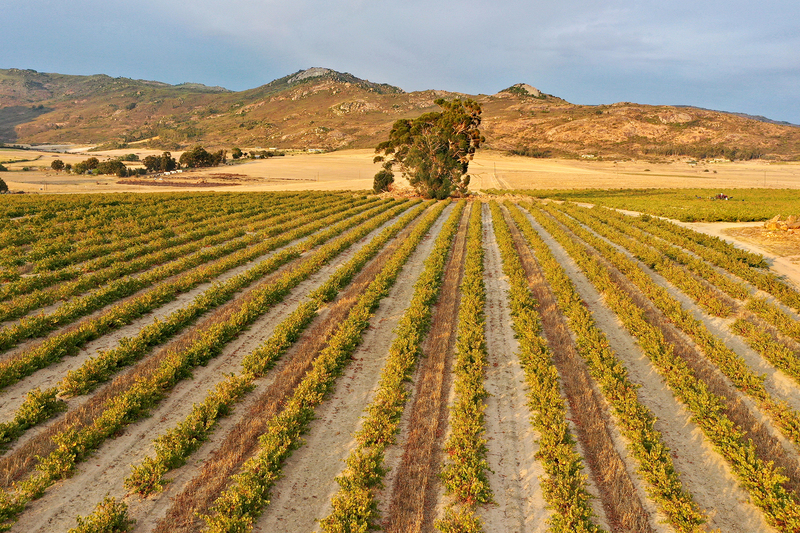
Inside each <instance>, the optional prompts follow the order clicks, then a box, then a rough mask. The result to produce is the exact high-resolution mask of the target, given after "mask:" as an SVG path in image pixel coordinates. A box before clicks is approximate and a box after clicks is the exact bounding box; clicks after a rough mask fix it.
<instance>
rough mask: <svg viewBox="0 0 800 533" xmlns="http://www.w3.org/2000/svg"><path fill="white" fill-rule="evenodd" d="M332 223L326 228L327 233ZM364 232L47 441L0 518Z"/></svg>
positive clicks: (142, 411) (11, 514)
mask: <svg viewBox="0 0 800 533" xmlns="http://www.w3.org/2000/svg"><path fill="white" fill-rule="evenodd" d="M336 227H337V226H334V227H332V228H330V231H333V229H334V228H336ZM343 230H344V228H343V227H341V226H339V227H338V231H339V232H341V231H343ZM325 233H327V234H328V238H330V237H331V236H332V235H331V234H330V233H329V232H325ZM364 234H365V233H364ZM364 234H359V233H357V232H350V233H348V234H345V235H343V236H342V237H340V238H339V239H336V240H334V241H332V242H331V243H329V244H327V245H325V246H323V247H321V248H320V249H319V250H317V252H315V253H314V254H310V255H309V256H308V257H307V258H305V259H304V260H303V261H302V262H301V263H300V264H298V265H297V266H296V268H294V269H291V270H289V271H287V272H286V273H285V274H284V275H283V276H281V277H280V278H279V279H277V280H275V281H274V282H271V283H268V284H265V285H262V286H259V287H256V288H255V289H254V290H252V291H251V292H250V294H249V295H248V297H247V298H244V299H243V301H242V303H241V304H240V305H239V306H238V309H237V310H236V311H234V312H233V313H231V314H230V315H229V317H228V318H227V319H226V320H225V321H224V322H218V323H214V324H212V325H209V326H208V327H207V328H206V329H205V330H204V331H203V332H202V334H201V335H198V336H197V337H196V338H195V339H194V341H193V342H192V343H191V345H190V346H187V347H184V348H183V349H181V350H177V351H176V350H170V351H168V352H167V353H166V354H165V355H164V357H163V358H162V359H161V361H160V363H159V365H158V367H157V368H156V369H155V370H153V371H152V372H151V373H149V374H147V375H143V376H141V377H140V378H139V379H138V380H137V381H136V382H135V383H134V384H133V385H132V386H131V387H130V388H129V389H127V390H126V391H125V392H123V393H121V394H119V395H117V396H114V397H112V398H111V399H109V400H108V401H107V402H106V404H105V406H104V408H103V410H102V412H101V413H100V415H99V416H97V417H96V418H95V419H94V420H93V421H92V422H91V423H90V424H88V425H87V426H84V427H82V428H69V429H67V430H65V431H63V432H61V433H59V434H57V435H55V436H54V437H53V438H52V441H53V442H54V444H55V445H56V449H55V450H54V451H52V452H51V453H50V454H49V455H47V456H46V457H42V458H40V459H39V461H38V463H37V464H36V470H37V471H38V472H36V473H35V474H34V475H32V476H31V477H29V478H28V479H26V480H25V481H23V482H21V483H17V484H15V485H14V487H13V493H9V492H4V493H3V495H2V497H0V519H4V520H7V521H13V520H14V519H15V517H16V516H17V515H18V514H19V513H20V512H21V511H22V510H23V509H24V508H25V506H26V505H27V503H28V502H30V501H31V500H33V499H36V498H38V497H40V496H41V495H42V494H43V493H44V491H45V490H46V489H47V487H49V486H50V485H52V484H53V483H54V482H56V481H57V480H58V479H61V478H63V477H66V476H68V475H70V473H71V472H72V471H73V469H74V468H75V465H76V464H77V463H78V462H80V461H82V460H84V459H85V458H86V457H87V456H88V455H89V454H90V453H91V452H92V451H93V450H95V449H97V447H98V446H99V445H100V444H101V443H103V442H104V441H105V440H106V439H108V438H109V437H111V436H113V435H115V434H117V432H119V431H120V429H122V428H123V427H125V426H126V425H127V424H129V423H131V422H132V421H134V420H137V419H138V418H140V417H142V416H145V415H146V414H147V413H148V412H149V410H150V409H151V408H152V407H153V406H154V405H156V404H157V403H158V402H159V401H160V400H161V399H162V398H163V397H164V396H165V395H166V394H167V393H168V391H169V390H171V389H172V388H173V387H174V386H175V384H176V383H178V382H179V381H181V380H182V379H185V378H186V377H188V374H189V371H190V369H191V368H193V367H195V366H198V365H203V364H206V363H207V362H208V361H209V360H210V359H211V358H213V357H215V356H216V355H218V354H219V353H220V352H221V351H222V348H223V347H224V346H225V344H226V343H227V342H229V341H230V340H232V339H233V338H234V337H235V336H236V335H238V334H239V332H241V331H242V330H243V329H244V328H246V327H247V326H249V325H250V324H252V323H253V321H255V319H256V318H258V317H259V316H260V315H261V314H263V313H264V312H265V311H266V310H267V309H269V308H270V307H272V306H273V305H274V304H276V303H277V302H279V301H281V300H282V299H283V298H284V297H285V296H286V294H288V293H289V291H290V290H291V289H292V288H294V287H295V286H297V284H298V283H300V282H301V281H302V280H304V279H306V278H308V276H310V275H311V274H312V273H313V272H316V271H317V270H319V269H320V268H321V267H322V265H323V264H325V263H326V262H327V261H329V260H330V259H332V258H333V257H335V256H336V255H337V254H338V253H339V252H341V251H342V250H344V249H346V248H347V247H349V246H350V245H351V244H352V243H353V242H355V241H357V240H358V239H360V238H361V237H363V235H364ZM320 238H322V236H320V235H318V236H312V237H311V238H310V239H308V240H307V241H306V244H307V245H310V244H311V243H312V242H315V241H316V240H317V239H320ZM301 244H302V243H301ZM0 527H2V526H0Z"/></svg>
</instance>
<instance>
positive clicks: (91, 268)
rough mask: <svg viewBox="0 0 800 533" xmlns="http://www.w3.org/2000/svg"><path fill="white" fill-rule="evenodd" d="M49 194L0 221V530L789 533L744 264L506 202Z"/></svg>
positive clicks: (778, 287)
mask: <svg viewBox="0 0 800 533" xmlns="http://www.w3.org/2000/svg"><path fill="white" fill-rule="evenodd" d="M46 198H47V199H46V201H43V200H42V197H33V196H28V195H22V196H16V197H7V198H4V199H3V202H2V205H0V281H1V282H2V283H0V530H3V531H5V530H9V531H16V532H25V533H30V532H59V531H61V532H68V531H69V532H76V533H80V532H86V533H88V532H98V531H141V532H157V533H174V532H193V531H209V532H245V531H265V532H266V531H270V532H272V531H275V532H277V531H287V532H295V531H297V532H306V531H307V532H311V531H317V532H366V531H369V530H371V529H379V530H384V531H388V532H393V533H406V532H423V531H424V532H430V531H441V532H444V533H455V532H480V531H484V532H486V533H489V532H504V531H508V532H545V531H553V532H565V533H566V532H584V531H585V532H600V531H607V532H637V533H644V532H657V533H667V532H699V531H714V530H720V531H724V532H748V533H749V532H773V531H781V532H800V325H798V324H800V290H798V287H796V286H794V285H793V284H792V283H791V282H788V281H786V280H785V279H783V278H781V277H779V276H776V275H775V274H774V273H772V272H771V271H770V269H769V267H768V265H767V263H766V262H765V261H764V259H763V258H762V257H761V256H757V255H754V254H752V253H749V252H745V251H742V250H740V249H737V248H734V247H733V246H731V245H730V244H728V243H726V242H724V241H721V240H719V239H716V238H712V237H708V236H706V235H703V234H700V233H696V232H694V231H692V230H689V229H686V228H685V227H681V226H678V225H675V224H672V223H670V222H668V221H665V220H662V219H658V218H655V217H651V216H647V215H642V216H630V215H626V214H621V213H620V212H618V211H615V210H612V209H608V208H605V207H595V208H588V207H582V206H579V205H577V204H572V203H559V202H542V201H540V200H538V199H536V198H530V199H520V198H521V197H520V196H516V197H514V198H515V199H514V201H511V200H508V199H505V198H503V197H500V196H498V197H495V199H493V200H490V201H483V202H481V201H478V200H460V201H457V202H450V201H443V202H436V201H427V202H424V201H419V200H411V199H388V198H378V197H375V196H364V195H360V194H353V193H344V192H342V193H331V192H325V193H322V192H296V193H289V192H286V193H217V194H213V193H212V194H208V193H176V194H153V195H112V194H97V195H86V196H83V195H65V196H53V197H46ZM576 199H580V198H576ZM608 203H609V204H613V203H614V201H612V200H608ZM737 209H739V207H737ZM737 216H738V215H737Z"/></svg>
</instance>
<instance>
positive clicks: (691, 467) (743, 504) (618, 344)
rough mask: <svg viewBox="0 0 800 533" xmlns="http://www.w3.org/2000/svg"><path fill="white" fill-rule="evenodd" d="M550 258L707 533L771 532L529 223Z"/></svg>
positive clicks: (568, 262)
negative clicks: (601, 338) (704, 517)
mask: <svg viewBox="0 0 800 533" xmlns="http://www.w3.org/2000/svg"><path fill="white" fill-rule="evenodd" d="M531 221H532V223H533V224H534V227H536V229H537V231H538V232H539V233H540V235H542V238H543V239H544V240H545V242H546V243H547V244H548V246H549V247H550V249H551V250H552V251H553V254H554V255H555V256H556V258H557V259H558V260H559V262H560V263H561V265H562V266H563V267H564V268H565V270H566V271H567V274H568V275H569V277H570V278H571V279H572V281H573V283H575V285H576V288H577V290H578V293H579V294H580V295H581V297H582V298H583V299H584V301H585V302H586V303H587V305H588V306H589V309H590V310H591V311H592V314H593V316H594V318H595V320H596V321H597V324H598V326H599V327H600V328H602V329H603V331H604V332H606V335H607V337H608V340H609V343H610V345H611V347H612V349H613V350H614V351H615V352H616V354H617V356H618V357H619V358H620V359H621V360H622V361H623V363H624V364H625V366H626V367H627V369H628V371H629V374H630V378H631V380H632V381H633V382H634V383H638V384H640V385H641V388H640V389H639V399H640V401H641V402H642V403H644V404H645V405H646V406H647V407H648V408H649V409H650V410H651V411H652V412H653V414H654V415H655V416H656V417H657V422H656V429H658V430H659V431H660V432H661V433H662V436H663V439H664V442H665V443H666V444H667V446H668V447H669V448H670V449H671V450H672V456H673V461H674V463H675V467H676V469H677V470H678V472H679V473H680V476H681V481H682V482H683V484H684V487H685V489H686V490H688V491H689V492H691V493H692V494H693V495H694V498H695V501H696V502H697V503H698V505H699V506H700V507H701V508H702V509H704V510H705V511H706V513H708V516H709V519H710V520H709V523H708V526H709V527H710V528H720V530H722V531H726V532H742V533H745V532H748V533H751V532H756V531H764V532H767V531H773V530H772V528H770V527H769V526H768V525H767V524H766V522H765V521H764V519H763V517H762V515H761V513H760V512H759V510H758V509H757V508H756V507H755V506H753V505H752V504H750V503H749V496H748V494H747V493H746V492H745V491H744V490H743V489H741V488H739V486H738V483H737V481H736V479H735V477H734V476H733V474H732V472H731V471H730V468H729V467H728V465H727V464H726V462H725V460H724V459H723V458H722V457H721V456H720V455H719V454H718V453H717V452H716V451H714V450H713V448H712V447H711V445H710V444H708V442H707V441H706V439H705V438H704V437H703V434H702V431H701V430H700V429H699V428H697V426H696V425H695V424H694V423H693V422H692V421H691V418H690V414H689V413H688V411H686V409H685V408H684V406H683V405H682V404H681V403H680V402H678V401H677V400H676V399H675V397H674V396H673V394H672V392H671V391H670V390H669V388H668V387H667V385H666V384H665V383H664V381H663V380H662V379H661V377H660V376H659V375H658V373H657V372H656V371H655V369H654V368H653V366H652V365H651V364H650V362H649V360H648V359H647V357H646V356H645V355H644V354H643V353H642V351H641V350H640V349H639V347H638V346H637V345H636V344H635V341H634V339H633V338H632V337H631V336H630V335H629V334H628V333H627V331H626V330H625V329H624V327H623V326H622V325H621V323H620V322H619V321H618V319H617V317H616V316H615V315H614V313H613V312H612V311H611V310H609V309H608V308H607V307H605V305H604V304H603V299H602V297H601V296H600V295H599V294H598V292H597V291H596V289H594V287H593V286H592V284H591V282H590V281H589V280H588V279H587V278H586V277H585V276H584V275H583V274H582V273H581V272H580V271H579V269H578V267H577V266H576V265H575V263H574V262H573V261H572V259H571V258H570V257H569V256H568V255H567V254H566V252H565V251H564V250H563V249H562V248H561V246H560V245H559V244H558V243H556V242H555V241H554V240H553V239H552V238H551V237H550V236H549V235H548V234H547V233H546V232H545V231H544V230H543V228H541V227H540V226H539V225H538V224H537V223H536V222H535V221H533V220H532V219H531Z"/></svg>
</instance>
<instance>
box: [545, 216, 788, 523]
mask: <svg viewBox="0 0 800 533" xmlns="http://www.w3.org/2000/svg"><path fill="white" fill-rule="evenodd" d="M531 214H532V215H533V216H534V217H535V218H536V220H537V222H539V224H541V225H542V226H543V227H544V228H545V229H546V230H547V232H548V233H549V234H550V235H551V236H553V238H554V239H555V240H556V241H558V243H559V244H560V245H561V246H562V247H563V248H564V249H565V250H566V251H567V253H569V255H570V256H571V257H572V258H573V259H574V260H575V261H576V263H577V264H578V266H579V267H580V268H581V270H582V271H583V272H584V273H585V274H586V275H587V277H588V278H589V279H590V281H591V282H592V284H593V285H594V287H595V288H596V289H597V290H598V291H599V292H600V293H601V294H603V296H604V297H605V302H606V303H607V305H608V306H609V307H610V308H611V309H612V310H613V311H614V312H615V314H616V315H617V317H619V319H620V320H621V321H622V323H623V325H624V326H625V327H626V329H628V331H629V332H630V333H631V335H633V336H634V337H635V338H636V339H637V343H638V344H639V346H640V347H641V348H642V350H643V351H644V353H645V354H646V355H647V357H648V358H649V359H650V361H652V362H653V365H654V366H655V368H656V369H657V371H658V372H659V374H660V375H661V376H662V377H663V379H664V380H665V381H666V382H667V383H668V384H669V386H670V388H671V389H672V391H673V394H674V395H675V396H676V397H677V398H678V399H679V400H680V401H681V402H683V403H684V404H685V405H686V407H687V409H688V410H689V412H690V413H691V416H692V420H693V421H694V422H695V424H697V425H698V427H700V429H701V430H702V431H703V433H704V434H705V436H706V438H707V439H708V440H709V441H710V442H711V444H712V445H713V446H714V448H715V449H716V450H717V452H719V453H720V455H722V457H724V458H725V460H726V461H727V462H728V464H729V465H730V466H731V469H732V471H733V472H734V474H735V475H736V477H737V478H738V479H739V482H740V483H741V485H742V487H743V488H744V489H745V490H747V491H748V492H749V494H750V496H751V498H752V501H753V503H754V504H755V505H756V506H758V507H759V508H761V510H762V511H763V512H764V516H765V517H766V519H767V521H768V522H769V523H770V524H771V525H772V526H774V527H776V528H777V529H779V530H781V531H797V529H798V527H800V501H798V500H797V497H796V495H795V494H794V493H793V492H790V491H788V490H787V489H786V488H784V486H783V484H784V483H785V482H786V481H787V478H786V477H785V476H784V475H783V474H782V473H781V472H780V470H779V469H778V468H776V467H775V466H774V464H772V463H771V462H769V463H768V462H765V461H763V460H762V459H760V458H759V457H758V453H757V451H756V449H755V445H754V444H753V442H752V440H749V439H746V438H745V433H744V431H743V430H742V429H741V428H739V427H738V426H737V425H736V424H735V423H734V422H732V421H731V420H730V418H728V416H727V415H726V414H725V412H724V411H725V408H724V406H723V400H722V399H721V398H720V397H719V396H717V395H715V394H713V393H712V392H711V391H710V390H709V388H708V385H707V384H706V383H705V382H704V381H703V380H701V379H698V378H697V376H696V375H695V374H694V372H693V371H692V370H691V369H690V368H689V366H688V365H687V363H686V361H684V360H683V359H682V358H680V357H678V356H677V355H675V353H674V348H673V346H672V345H671V344H669V343H668V342H667V341H666V340H665V338H664V335H663V333H662V332H661V330H660V329H659V328H658V327H656V326H654V325H652V324H650V322H649V321H648V320H647V318H646V315H645V313H644V311H643V310H642V308H640V307H639V306H638V305H636V304H635V303H634V302H633V300H632V299H631V298H630V297H629V296H628V294H627V293H626V291H625V290H624V289H623V288H622V287H620V286H619V284H617V283H616V282H615V281H614V280H613V278H612V277H611V275H610V273H609V271H608V269H606V267H604V266H603V265H602V264H601V263H600V262H599V261H598V260H597V259H595V258H594V257H592V255H590V253H589V252H588V250H587V249H586V248H585V245H583V244H579V243H578V242H576V240H574V239H573V238H571V237H570V236H568V235H567V234H566V233H565V232H564V231H563V230H562V229H561V228H560V227H559V226H558V225H557V224H556V223H555V221H554V220H553V219H551V218H549V217H547V216H546V215H545V214H544V213H543V212H541V211H539V210H537V209H532V210H531ZM581 238H583V234H581Z"/></svg>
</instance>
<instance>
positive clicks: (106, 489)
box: [14, 219, 396, 532]
mask: <svg viewBox="0 0 800 533" xmlns="http://www.w3.org/2000/svg"><path fill="white" fill-rule="evenodd" d="M395 220H396V219H395ZM393 222H394V220H393V221H390V222H388V223H387V225H388V224H391V223H393ZM385 226H386V225H384V226H383V227H385ZM382 229H383V228H378V229H376V230H374V231H373V232H371V233H370V234H369V235H367V236H366V237H364V238H363V239H361V240H360V241H359V242H357V243H355V244H354V245H353V246H351V247H350V248H349V249H348V250H346V251H344V252H343V253H342V254H340V255H339V256H337V257H336V258H335V259H334V260H333V261H331V262H330V263H329V264H328V265H325V266H324V267H323V268H322V269H320V271H318V272H317V273H316V274H314V275H313V276H311V277H310V278H309V279H308V280H306V281H304V282H302V283H301V284H299V285H298V287H295V289H294V290H293V291H292V292H291V293H290V294H289V295H288V296H287V297H286V298H284V300H283V301H282V302H281V303H279V304H277V305H275V306H274V307H273V308H271V309H270V310H269V311H268V312H267V313H265V314H264V315H263V316H261V317H260V318H259V319H258V320H257V321H256V322H255V323H254V324H253V325H252V326H251V327H250V328H248V329H247V330H246V331H244V332H242V334H240V335H239V337H237V338H236V339H234V340H233V341H231V343H229V344H228V345H227V346H226V348H225V349H224V350H223V352H222V353H221V354H220V355H219V356H217V357H216V358H214V359H212V360H211V361H210V362H209V364H208V365H207V366H205V367H198V368H196V369H195V370H194V371H193V379H190V380H184V381H182V382H180V383H179V384H178V385H177V386H176V387H175V389H173V391H172V393H171V394H170V395H169V396H168V397H167V398H166V399H165V400H164V401H163V402H161V404H160V405H159V406H158V407H157V408H156V409H155V410H154V411H153V413H152V416H151V417H150V418H146V419H143V420H140V421H138V422H136V423H135V424H132V425H131V426H129V427H128V428H127V429H126V430H125V431H124V433H123V434H122V435H119V436H117V437H116V438H115V439H111V440H109V441H107V442H106V443H105V444H103V446H102V447H101V449H100V450H98V452H97V453H96V454H95V456H94V457H93V458H91V459H89V460H87V461H86V462H84V463H82V464H81V465H80V466H79V468H78V472H77V473H76V475H75V476H73V477H72V478H70V479H69V480H68V481H65V482H62V483H61V484H58V485H56V486H55V487H53V488H51V489H50V490H48V492H47V494H45V496H44V497H43V498H41V499H40V500H37V501H36V502H33V503H32V504H31V506H30V508H29V509H28V511H27V512H26V513H24V514H23V515H22V517H21V519H20V521H19V522H18V524H17V525H16V526H15V528H14V531H26V532H30V531H52V530H54V529H59V528H60V529H63V530H66V529H68V528H69V527H72V526H74V521H75V516H76V515H78V514H81V515H86V514H89V513H90V512H91V511H92V510H93V507H94V505H95V504H96V503H97V502H99V501H100V500H102V498H103V496H104V494H106V493H110V494H112V495H114V496H116V497H118V498H122V497H124V496H125V492H126V491H125V490H124V488H123V487H122V480H123V479H124V478H126V477H127V476H128V475H129V473H130V465H131V464H138V463H139V462H141V460H143V459H144V457H145V456H147V455H149V454H152V453H153V445H152V440H153V439H154V438H155V437H156V436H158V435H160V434H162V433H163V432H164V431H165V430H166V429H168V428H170V427H172V426H173V425H174V424H175V423H177V422H178V421H180V420H182V419H183V418H184V417H185V416H186V415H187V414H188V412H189V411H190V410H191V408H192V404H193V403H195V402H200V401H202V400H203V399H204V398H205V396H206V394H207V392H208V391H209V390H210V389H212V388H213V387H214V386H215V385H216V384H217V383H218V382H219V381H222V380H224V379H225V378H226V375H225V374H226V373H230V372H234V371H238V370H240V367H241V358H242V356H243V355H244V354H246V353H249V352H251V351H252V350H253V349H255V348H256V347H257V346H258V345H259V344H261V342H263V341H264V340H265V339H267V338H268V337H269V336H270V335H271V334H272V331H273V329H274V327H275V326H276V325H277V324H279V323H280V322H281V321H282V320H283V319H284V318H286V316H288V315H289V314H290V313H291V312H292V311H293V310H294V309H295V308H296V307H297V306H298V305H299V304H300V302H301V301H303V299H304V295H305V294H307V293H308V292H310V291H311V290H313V289H315V288H316V287H318V286H319V285H321V284H322V283H324V281H325V280H326V279H327V278H328V277H329V276H330V275H331V274H332V273H333V272H334V271H335V269H336V268H338V266H340V265H341V264H342V263H343V262H345V261H346V260H348V259H349V258H350V257H352V256H353V255H354V254H355V253H356V252H357V251H358V250H359V249H360V248H361V247H362V246H363V245H365V244H366V243H367V242H369V240H370V239H371V238H372V237H373V236H375V235H377V233H379V232H380V231H381V230H382ZM311 253H313V252H311ZM247 266H248V267H250V266H252V264H249V265H247ZM269 382H270V376H267V378H265V379H262V380H260V383H258V384H257V389H256V391H254V392H253V393H251V394H250V395H249V396H248V397H246V398H245V400H244V401H243V402H242V404H243V405H239V406H238V407H237V408H236V411H237V413H243V412H246V410H247V405H248V401H250V402H252V400H253V398H254V397H256V396H257V394H258V392H259V391H260V390H262V389H263V388H264V386H265V384H268V383H269ZM240 417H241V415H238V416H236V415H234V416H231V417H228V418H225V419H223V420H222V421H221V423H220V427H219V428H218V429H217V431H215V432H214V433H213V434H212V436H211V438H210V439H209V441H208V442H206V443H205V444H204V445H203V446H202V447H201V448H200V450H198V451H197V452H196V453H195V454H194V455H193V457H192V458H190V460H189V463H188V464H187V465H185V466H184V467H182V468H181V469H179V470H177V471H175V472H172V473H170V475H169V476H168V477H170V478H172V479H175V481H174V482H173V483H171V484H170V485H168V486H167V489H166V490H165V491H164V492H162V493H159V494H156V495H154V496H152V497H151V498H148V499H145V500H139V499H138V498H133V499H132V500H131V501H130V505H131V515H132V516H133V517H134V518H136V519H137V520H138V521H139V524H137V528H138V530H141V531H151V530H152V526H153V525H154V520H153V518H154V517H155V516H157V515H158V514H159V512H160V513H161V514H163V513H164V512H166V509H165V507H169V506H170V504H171V501H170V500H171V498H172V497H173V496H174V495H175V493H176V490H177V489H178V488H180V487H181V486H182V485H181V483H180V481H181V480H183V481H184V483H185V482H186V481H188V480H189V479H191V478H192V477H193V475H194V473H196V472H197V471H198V470H199V468H200V466H202V463H203V462H205V461H206V460H208V459H209V457H210V452H211V450H212V449H213V448H214V447H215V445H218V444H219V443H220V442H221V440H222V439H221V437H224V436H225V434H226V431H225V430H226V429H227V430H230V429H231V428H232V427H233V426H234V425H235V423H236V422H237V421H238V419H239V418H240ZM143 442H144V443H145V444H144V445H143V444H142V443H143Z"/></svg>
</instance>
